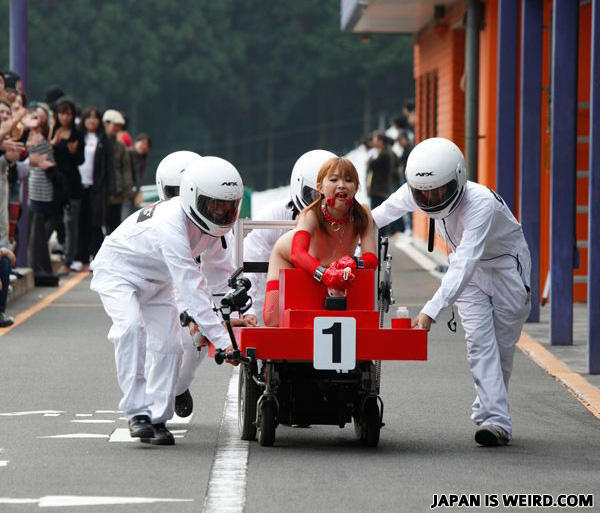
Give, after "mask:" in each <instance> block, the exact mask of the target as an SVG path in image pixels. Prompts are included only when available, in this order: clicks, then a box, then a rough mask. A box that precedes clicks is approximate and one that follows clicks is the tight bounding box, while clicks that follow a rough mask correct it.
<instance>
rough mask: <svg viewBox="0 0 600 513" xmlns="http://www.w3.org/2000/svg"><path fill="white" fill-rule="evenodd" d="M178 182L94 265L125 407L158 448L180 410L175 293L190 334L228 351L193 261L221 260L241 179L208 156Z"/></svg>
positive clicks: (105, 247) (113, 238) (139, 433)
mask: <svg viewBox="0 0 600 513" xmlns="http://www.w3.org/2000/svg"><path fill="white" fill-rule="evenodd" d="M181 188H182V195H181V196H180V197H177V198H172V199H171V200H169V201H164V202H163V201H160V202H158V203H155V204H153V205H151V206H149V207H147V208H145V209H142V210H140V211H138V212H135V213H133V214H131V215H130V216H129V217H128V218H127V219H126V220H125V221H124V222H123V223H122V224H121V225H120V226H119V227H118V228H117V229H116V230H115V231H114V232H113V233H112V234H111V235H110V236H109V237H107V238H106V239H105V240H104V243H103V244H102V247H101V248H100V251H99V252H98V254H97V255H96V258H95V259H94V262H93V264H92V270H93V273H94V274H93V278H92V282H91V286H90V288H91V289H92V290H94V291H96V292H98V294H99V295H100V298H101V300H102V304H103V306H104V309H105V310H106V313H107V314H108V315H109V316H110V317H111V319H112V322H113V324H112V327H111V329H110V331H109V333H108V339H109V340H110V341H111V342H112V343H113V344H114V347H115V361H116V368H117V378H118V381H119V386H120V388H121V391H122V393H123V397H122V399H121V401H120V403H119V408H120V409H122V410H123V412H124V415H125V417H126V418H127V420H128V423H129V429H130V434H131V436H132V437H138V438H141V439H142V440H146V441H150V442H152V443H153V444H157V445H172V444H174V438H173V435H172V434H171V433H170V431H169V430H168V429H167V428H166V426H165V422H166V421H167V420H168V419H169V418H171V417H172V415H173V407H174V393H175V383H176V381H177V375H178V372H179V366H180V363H181V345H180V334H181V329H180V327H179V322H178V315H179V312H178V311H177V303H176V298H175V293H177V295H178V296H179V297H180V298H181V300H182V301H183V303H184V305H185V307H186V311H187V312H188V314H189V315H190V316H191V317H192V318H193V320H194V322H190V323H189V329H190V332H196V331H201V333H202V335H203V336H204V339H203V343H206V342H207V341H208V340H210V342H212V343H213V344H214V345H215V346H216V347H217V348H219V349H225V350H226V351H230V350H231V345H230V339H229V336H228V334H227V331H226V330H225V328H224V326H223V325H222V323H221V321H220V319H219V318H218V317H217V315H216V313H215V312H214V311H213V309H212V304H211V298H210V295H209V293H208V290H207V283H206V278H205V276H204V274H203V272H202V269H201V268H199V266H198V264H197V263H196V258H197V257H198V256H201V258H203V259H205V262H206V264H207V265H210V259H211V258H213V259H215V261H216V263H217V265H219V264H220V254H221V252H222V250H220V249H219V248H221V237H222V236H224V235H225V234H227V233H228V232H229V231H230V230H231V227H232V226H233V224H234V223H235V221H236V219H237V217H238V214H239V208H240V203H241V199H242V194H243V183H242V179H241V177H240V175H239V173H238V171H237V170H236V169H235V167H234V166H233V165H231V164H230V163H229V162H227V161H225V160H223V159H220V158H218V157H202V158H201V159H197V160H196V161H194V162H193V165H190V166H188V168H187V169H186V170H185V171H184V173H183V175H182V180H181ZM175 291H176V292H175ZM147 359H149V360H150V365H149V366H148V369H149V371H148V374H147V375H145V373H144V371H145V363H146V360H147Z"/></svg>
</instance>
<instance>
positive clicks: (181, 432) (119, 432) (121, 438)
mask: <svg viewBox="0 0 600 513" xmlns="http://www.w3.org/2000/svg"><path fill="white" fill-rule="evenodd" d="M170 431H171V433H173V437H174V438H184V437H185V434H186V433H187V429H171V430H170ZM139 440H140V439H139V438H132V437H131V435H130V434H129V428H117V429H115V430H114V431H113V432H112V433H111V434H110V436H109V438H108V441H109V442H139Z"/></svg>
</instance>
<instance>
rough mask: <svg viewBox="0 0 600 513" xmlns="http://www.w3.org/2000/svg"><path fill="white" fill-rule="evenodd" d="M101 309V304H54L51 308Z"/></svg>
mask: <svg viewBox="0 0 600 513" xmlns="http://www.w3.org/2000/svg"><path fill="white" fill-rule="evenodd" d="M57 307H67V308H102V303H54V304H53V305H52V308H57Z"/></svg>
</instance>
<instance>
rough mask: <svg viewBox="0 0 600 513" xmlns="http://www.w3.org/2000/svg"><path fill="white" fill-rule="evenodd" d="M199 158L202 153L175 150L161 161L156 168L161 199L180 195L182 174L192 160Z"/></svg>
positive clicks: (164, 199) (157, 186)
mask: <svg viewBox="0 0 600 513" xmlns="http://www.w3.org/2000/svg"><path fill="white" fill-rule="evenodd" d="M199 158H200V155H198V154H197V153H194V152H193V151H175V152H173V153H169V154H168V155H167V156H166V157H165V158H164V159H162V160H161V161H160V164H159V165H158V167H157V168H156V188H157V190H158V197H159V198H160V199H161V201H166V200H168V199H171V198H172V197H173V196H178V195H179V191H178V189H179V185H180V183H181V174H182V173H183V172H184V170H185V168H186V167H187V166H188V165H189V163H190V162H192V161H194V160H196V159H199Z"/></svg>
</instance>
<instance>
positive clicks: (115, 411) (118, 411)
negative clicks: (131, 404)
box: [96, 410, 123, 413]
mask: <svg viewBox="0 0 600 513" xmlns="http://www.w3.org/2000/svg"><path fill="white" fill-rule="evenodd" d="M96 413H123V412H122V411H121V410H96Z"/></svg>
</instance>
